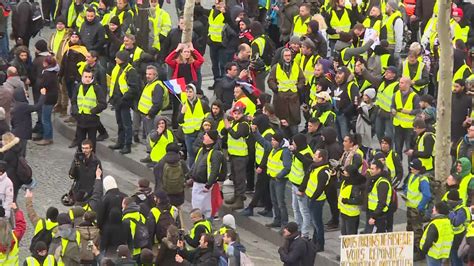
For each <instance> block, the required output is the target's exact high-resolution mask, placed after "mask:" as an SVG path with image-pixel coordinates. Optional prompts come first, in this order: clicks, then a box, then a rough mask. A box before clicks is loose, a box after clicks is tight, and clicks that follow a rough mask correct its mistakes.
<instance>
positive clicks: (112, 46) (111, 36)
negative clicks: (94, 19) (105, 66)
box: [105, 26, 124, 65]
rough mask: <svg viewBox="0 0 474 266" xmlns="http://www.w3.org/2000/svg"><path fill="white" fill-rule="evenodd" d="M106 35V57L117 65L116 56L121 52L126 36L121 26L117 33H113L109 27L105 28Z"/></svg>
mask: <svg viewBox="0 0 474 266" xmlns="http://www.w3.org/2000/svg"><path fill="white" fill-rule="evenodd" d="M105 33H106V34H107V40H106V46H105V50H106V55H107V58H108V59H109V61H110V62H113V65H115V54H117V52H118V51H119V50H120V46H121V45H122V43H123V36H124V34H123V32H122V29H121V28H120V26H119V27H118V28H117V29H116V30H115V31H111V30H110V29H109V27H108V26H105Z"/></svg>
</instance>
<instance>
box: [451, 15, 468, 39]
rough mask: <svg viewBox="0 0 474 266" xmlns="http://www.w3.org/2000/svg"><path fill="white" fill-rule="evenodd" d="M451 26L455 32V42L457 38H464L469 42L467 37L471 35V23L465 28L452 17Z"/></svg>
mask: <svg viewBox="0 0 474 266" xmlns="http://www.w3.org/2000/svg"><path fill="white" fill-rule="evenodd" d="M450 24H451V25H450V26H451V28H452V30H453V33H454V39H453V42H455V41H456V40H462V41H463V42H464V43H466V42H467V38H468V37H469V30H470V29H471V27H469V25H467V26H465V27H464V28H463V27H461V25H459V23H457V22H456V21H455V20H454V19H451V22H450Z"/></svg>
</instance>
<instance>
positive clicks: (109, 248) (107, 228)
mask: <svg viewBox="0 0 474 266" xmlns="http://www.w3.org/2000/svg"><path fill="white" fill-rule="evenodd" d="M120 204H122V201H120ZM107 217H108V221H107V223H105V224H104V225H103V226H102V228H101V230H100V236H101V237H100V249H101V251H105V256H115V255H117V248H118V246H120V245H124V244H126V243H127V239H126V238H125V234H124V233H123V231H122V230H123V229H122V212H121V211H120V209H117V208H116V209H113V210H112V211H111V212H110V213H107Z"/></svg>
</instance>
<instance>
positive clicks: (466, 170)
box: [451, 157, 474, 206]
mask: <svg viewBox="0 0 474 266" xmlns="http://www.w3.org/2000/svg"><path fill="white" fill-rule="evenodd" d="M471 168H472V164H471V161H470V160H469V159H468V158H466V157H462V158H459V159H458V160H456V162H455V163H454V166H453V169H452V170H451V172H452V176H453V177H454V178H455V181H456V184H457V190H458V191H459V197H460V198H461V199H462V201H463V203H464V205H466V206H471V205H472V204H474V175H472V174H471V171H472V170H471Z"/></svg>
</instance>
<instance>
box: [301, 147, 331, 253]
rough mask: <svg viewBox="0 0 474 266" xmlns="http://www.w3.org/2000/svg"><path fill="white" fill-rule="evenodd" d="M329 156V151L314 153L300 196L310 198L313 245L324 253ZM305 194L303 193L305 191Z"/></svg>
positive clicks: (319, 150)
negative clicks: (324, 213)
mask: <svg viewBox="0 0 474 266" xmlns="http://www.w3.org/2000/svg"><path fill="white" fill-rule="evenodd" d="M328 161H329V154H328V151H327V150H324V149H318V150H316V151H315V152H314V155H313V163H312V165H311V168H310V169H309V170H308V171H307V172H306V173H305V176H304V178H303V182H302V183H301V186H300V189H298V192H297V195H298V196H303V197H304V196H306V197H308V208H309V211H310V213H311V223H312V224H313V227H314V232H313V237H312V239H313V243H314V244H315V245H316V247H317V251H318V252H320V251H324V242H325V240H324V224H323V207H324V202H325V201H326V192H325V190H326V188H327V184H328V182H329V179H330V178H331V177H330V175H331V174H330V170H329V163H328ZM303 188H304V192H301V190H303Z"/></svg>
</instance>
